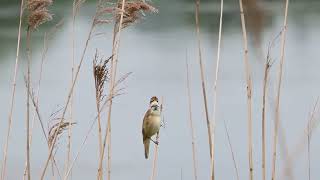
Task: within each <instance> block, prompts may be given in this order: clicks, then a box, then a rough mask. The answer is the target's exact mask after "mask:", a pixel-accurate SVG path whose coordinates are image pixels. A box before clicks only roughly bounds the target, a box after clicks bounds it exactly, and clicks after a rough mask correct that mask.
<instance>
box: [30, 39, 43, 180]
mask: <svg viewBox="0 0 320 180" xmlns="http://www.w3.org/2000/svg"><path fill="white" fill-rule="evenodd" d="M47 41H48V34H47V33H45V35H44V40H43V52H42V57H41V65H40V73H39V80H38V88H37V92H36V99H35V103H36V104H38V103H39V95H40V87H41V80H42V72H43V64H44V59H45V56H46V54H47V51H48V44H47ZM27 88H28V87H27ZM30 89H31V87H30ZM30 93H31V92H30ZM29 95H30V94H29ZM36 114H37V109H36V108H35V110H34V111H33V115H32V121H31V131H30V145H29V146H30V148H31V145H32V137H33V136H32V135H33V133H32V132H33V129H34V124H35V119H36ZM40 123H41V127H42V129H43V132H44V135H45V136H46V134H45V131H44V128H43V123H42V121H40ZM46 139H47V138H46ZM26 174H27V161H26V162H25V168H24V179H25V175H26Z"/></svg>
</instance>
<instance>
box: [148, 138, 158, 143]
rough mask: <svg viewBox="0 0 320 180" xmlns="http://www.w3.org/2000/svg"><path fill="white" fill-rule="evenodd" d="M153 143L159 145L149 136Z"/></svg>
mask: <svg viewBox="0 0 320 180" xmlns="http://www.w3.org/2000/svg"><path fill="white" fill-rule="evenodd" d="M149 139H150V140H151V141H152V142H153V143H154V144H156V145H159V142H158V141H155V140H153V139H152V138H151V137H150V138H149Z"/></svg>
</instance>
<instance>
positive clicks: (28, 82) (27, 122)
mask: <svg viewBox="0 0 320 180" xmlns="http://www.w3.org/2000/svg"><path fill="white" fill-rule="evenodd" d="M30 41H31V28H30V27H28V30H27V118H26V126H27V134H26V135H27V146H26V150H27V177H28V180H30V179H31V177H30V176H31V175H30V134H29V133H30V98H29V97H30V96H29V93H30V83H31V82H30V81H31V79H30V78H31V72H30V66H31V44H30Z"/></svg>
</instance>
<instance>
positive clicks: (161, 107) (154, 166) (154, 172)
mask: <svg viewBox="0 0 320 180" xmlns="http://www.w3.org/2000/svg"><path fill="white" fill-rule="evenodd" d="M160 111H161V114H162V111H163V97H162V98H161V105H160ZM159 137H160V131H159V132H158V133H157V137H156V141H157V142H159ZM154 149H155V150H154V157H153V162H152V172H151V177H150V180H155V177H156V174H157V162H158V151H159V146H158V145H157V144H155V145H154Z"/></svg>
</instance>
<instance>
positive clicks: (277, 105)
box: [271, 0, 289, 180]
mask: <svg viewBox="0 0 320 180" xmlns="http://www.w3.org/2000/svg"><path fill="white" fill-rule="evenodd" d="M288 6H289V0H286V5H285V12H284V21H283V31H282V33H281V51H280V65H279V71H278V86H277V97H276V109H275V112H276V114H275V116H276V117H275V123H274V136H273V152H272V153H273V155H272V178H271V179H272V180H275V178H276V159H277V142H278V129H279V123H280V95H281V83H282V74H283V73H282V71H283V64H284V49H285V42H286V33H287V17H288Z"/></svg>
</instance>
